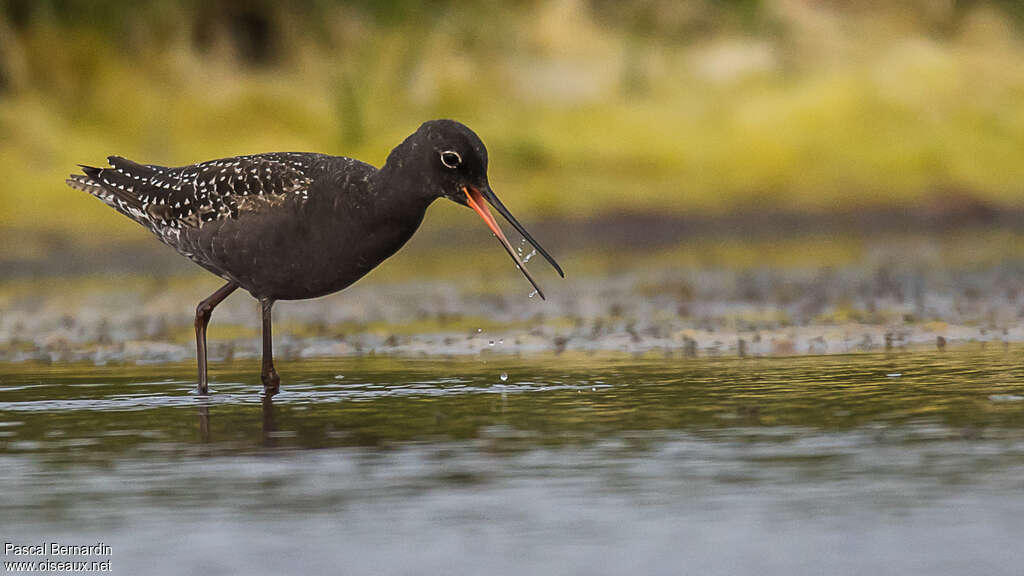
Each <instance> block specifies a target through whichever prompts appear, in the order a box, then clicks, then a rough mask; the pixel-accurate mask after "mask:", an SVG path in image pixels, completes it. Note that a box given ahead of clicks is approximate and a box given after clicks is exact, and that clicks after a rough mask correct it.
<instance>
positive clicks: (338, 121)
mask: <svg viewBox="0 0 1024 576" xmlns="http://www.w3.org/2000/svg"><path fill="white" fill-rule="evenodd" d="M1019 14H1020V9H1019V8H1017V7H1016V4H1015V3H1010V2H948V3H943V2H896V3H888V2H872V1H859V2H847V3H804V2H796V1H789V0H786V1H783V0H778V1H761V2H757V1H733V2H682V3H679V2H659V1H654V0H650V1H624V2H614V3H612V2H602V1H593V2H582V1H572V0H566V1H553V2H511V3H507V2H497V1H492V2H480V3H464V2H440V3H422V4H421V3H416V2H398V3H373V2H356V3H331V2H323V1H320V2H317V1H308V2H296V3H286V4H285V3H281V4H277V3H269V2H268V3H260V2H255V3H250V4H246V3H240V4H239V3H231V2H217V1H214V2H202V3H200V2H182V3H177V2H162V1H152V2H116V1H109V0H108V1H100V2H75V1H41V2H10V1H8V2H0V173H2V174H3V175H4V177H3V182H2V184H0V231H3V232H5V235H6V237H7V238H12V237H14V238H28V237H30V236H31V235H32V233H44V234H45V233H53V234H59V235H66V236H70V237H72V238H73V239H74V240H75V241H76V242H82V243H85V244H88V243H90V242H105V243H109V242H112V241H124V242H131V241H138V240H143V239H146V234H145V232H144V231H143V230H142V229H141V228H138V227H135V226H132V225H130V224H129V223H127V222H125V221H123V218H122V217H121V216H120V215H118V214H116V213H114V212H113V211H112V210H110V209H108V208H106V207H105V206H103V205H102V204H100V203H99V202H98V201H95V200H94V199H91V198H89V197H88V196H87V195H85V194H83V193H81V192H76V191H73V190H70V189H68V188H66V187H65V186H64V184H63V179H64V178H65V177H66V175H67V174H68V173H70V172H72V171H74V170H75V168H76V164H78V163H83V164H100V163H102V162H103V161H104V158H105V157H106V156H107V155H109V154H118V155H123V156H127V157H129V158H133V159H136V160H138V161H142V162H146V163H160V164H170V165H175V164H183V163H191V162H196V161H201V160H206V159H211V158H216V157H222V156H229V155H236V154H243V153H254V152H263V151H275V150H311V151H323V152H329V153H335V154H342V155H347V156H353V157H357V158H360V159H363V160H366V161H369V162H371V163H373V164H377V165H379V164H380V163H381V162H383V159H384V158H385V157H386V155H387V153H388V151H389V150H390V148H391V147H392V146H394V145H395V144H397V143H398V142H399V141H400V140H401V139H402V138H404V137H405V136H406V135H407V134H408V133H410V132H411V131H413V130H414V129H415V128H416V126H417V125H418V124H419V123H420V122H422V121H423V120H426V119H430V118H436V117H452V118H456V119H459V120H461V121H463V122H465V123H467V124H468V125H470V126H471V127H473V128H474V129H475V130H476V131H477V132H478V133H479V134H480V135H481V136H482V138H483V139H484V141H485V142H486V143H487V144H488V146H489V148H490V151H491V182H492V184H493V185H494V186H495V188H496V190H498V192H499V194H501V195H502V196H503V198H505V200H506V202H507V203H508V204H509V205H510V206H512V207H513V208H514V209H516V211H517V212H518V213H519V214H520V215H521V216H522V218H523V219H524V220H527V221H535V220H537V219H539V218H555V219H559V218H565V219H570V218H588V217H594V216H598V215H607V214H609V213H615V212H623V211H628V212H667V213H669V214H684V213H685V214H690V215H693V214H697V215H702V214H707V215H715V214H722V213H727V212H736V211H740V212H757V211H761V210H775V211H780V210H781V211H795V212H807V213H812V214H819V213H829V212H834V211H847V212H848V211H851V210H852V211H856V210H862V209H868V208H879V207H882V208H886V207H895V208H900V207H914V206H918V205H925V204H934V203H942V202H948V201H950V199H954V200H956V199H960V200H962V199H963V198H968V199H970V201H972V202H981V203H985V204H988V205H990V206H992V207H995V208H997V209H998V208H1015V209H1016V208H1024V193H1022V192H1024V190H1022V185H1021V183H1022V182H1024V57H1022V56H1024V51H1022V48H1024V38H1022V35H1021V19H1020V17H1019ZM957 201H959V200H957ZM450 213H452V212H449V211H445V212H444V214H450ZM444 220H445V221H444V223H442V224H439V225H442V226H444V225H453V226H455V225H460V224H459V223H460V222H461V221H462V220H465V219H457V218H445V219H444ZM146 241H149V240H148V239H146ZM8 244H9V245H8V247H7V250H6V252H7V257H8V258H10V257H17V256H18V254H19V253H20V254H21V255H22V256H24V257H29V256H32V254H31V253H32V252H33V250H36V249H37V248H36V247H35V246H36V245H34V244H33V243H31V242H28V241H21V242H8Z"/></svg>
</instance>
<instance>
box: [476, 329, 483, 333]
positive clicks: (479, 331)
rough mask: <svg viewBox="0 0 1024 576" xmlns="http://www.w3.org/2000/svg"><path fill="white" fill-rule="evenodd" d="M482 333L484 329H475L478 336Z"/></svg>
mask: <svg viewBox="0 0 1024 576" xmlns="http://www.w3.org/2000/svg"><path fill="white" fill-rule="evenodd" d="M483 331H484V329H483V328H477V329H476V333H477V334H479V333H481V332H483Z"/></svg>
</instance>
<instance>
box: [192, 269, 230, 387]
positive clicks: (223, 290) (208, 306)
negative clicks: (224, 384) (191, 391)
mask: <svg viewBox="0 0 1024 576" xmlns="http://www.w3.org/2000/svg"><path fill="white" fill-rule="evenodd" d="M237 288H238V284H235V283H234V282H228V283H227V284H225V285H223V286H221V287H220V288H218V289H217V291H216V292H214V293H213V294H210V297H209V298H207V299H206V300H203V301H202V302H200V303H199V306H196V359H197V360H198V364H199V389H198V390H199V393H200V394H206V391H207V387H206V325H207V324H209V323H210V315H211V314H213V309H214V308H215V307H216V306H217V304H220V303H221V302H223V301H224V299H225V298H227V297H228V295H229V294H231V293H232V292H234V291H235V290H236V289H237Z"/></svg>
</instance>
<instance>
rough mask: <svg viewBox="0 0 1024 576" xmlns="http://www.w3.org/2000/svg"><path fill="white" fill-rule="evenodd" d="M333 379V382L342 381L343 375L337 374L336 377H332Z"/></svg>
mask: <svg viewBox="0 0 1024 576" xmlns="http://www.w3.org/2000/svg"><path fill="white" fill-rule="evenodd" d="M334 379H335V380H344V379H345V375H344V374H338V375H337V376H335V377H334Z"/></svg>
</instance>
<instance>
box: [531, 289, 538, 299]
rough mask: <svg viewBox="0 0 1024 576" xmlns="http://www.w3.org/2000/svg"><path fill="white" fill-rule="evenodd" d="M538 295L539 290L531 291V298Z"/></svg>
mask: <svg viewBox="0 0 1024 576" xmlns="http://www.w3.org/2000/svg"><path fill="white" fill-rule="evenodd" d="M536 295H537V291H536V290H534V291H533V292H530V298H533V297H534V296H536Z"/></svg>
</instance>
